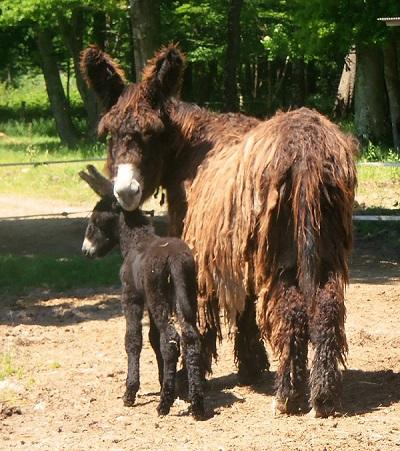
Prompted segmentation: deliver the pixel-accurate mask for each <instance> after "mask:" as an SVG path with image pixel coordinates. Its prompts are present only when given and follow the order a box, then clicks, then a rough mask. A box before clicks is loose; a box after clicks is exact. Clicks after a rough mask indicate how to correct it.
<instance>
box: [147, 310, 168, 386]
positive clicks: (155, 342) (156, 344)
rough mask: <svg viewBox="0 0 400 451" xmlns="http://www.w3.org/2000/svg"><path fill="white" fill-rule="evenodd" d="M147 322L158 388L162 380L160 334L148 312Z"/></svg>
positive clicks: (162, 363)
mask: <svg viewBox="0 0 400 451" xmlns="http://www.w3.org/2000/svg"><path fill="white" fill-rule="evenodd" d="M149 320H150V329H149V340H150V344H151V347H152V348H153V351H154V354H155V355H156V359H157V366H158V380H159V381H160V387H162V383H163V378H164V376H163V375H164V362H163V358H162V355H161V349H160V332H159V330H158V328H157V326H156V324H155V323H154V320H153V317H152V316H151V314H150V312H149Z"/></svg>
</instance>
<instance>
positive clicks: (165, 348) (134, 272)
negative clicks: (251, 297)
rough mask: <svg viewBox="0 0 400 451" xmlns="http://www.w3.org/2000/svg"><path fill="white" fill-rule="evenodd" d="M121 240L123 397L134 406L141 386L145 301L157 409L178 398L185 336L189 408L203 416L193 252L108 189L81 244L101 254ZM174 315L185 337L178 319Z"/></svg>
mask: <svg viewBox="0 0 400 451" xmlns="http://www.w3.org/2000/svg"><path fill="white" fill-rule="evenodd" d="M91 173H92V174H94V175H95V176H96V177H97V178H101V177H102V176H101V175H100V174H98V173H97V174H96V171H95V169H94V168H93V167H91ZM81 176H82V177H83V178H85V179H86V180H87V179H88V177H90V176H89V174H85V173H83V174H82V173H81ZM118 243H119V245H120V248H121V253H122V256H123V258H124V261H123V263H122V266H121V270H120V277H121V282H122V304H123V307H124V314H125V318H126V336H125V347H126V351H127V354H128V375H127V380H126V392H125V395H124V403H125V405H127V406H132V405H133V404H134V402H135V398H136V393H137V391H138V390H139V357H140V351H141V348H142V325H141V321H142V316H143V307H144V305H146V306H147V308H148V311H149V317H150V333H149V336H150V342H151V345H152V347H153V349H154V351H155V353H156V357H157V363H158V369H159V379H160V384H161V386H162V390H161V398H160V403H159V406H158V408H157V411H158V413H159V414H160V415H166V414H167V413H168V412H169V410H170V407H171V405H172V404H173V402H174V399H175V393H174V390H175V376H176V365H177V361H178V357H179V349H180V342H181V344H182V348H183V356H184V359H185V364H186V369H187V373H188V382H189V400H190V403H191V410H192V413H193V415H194V416H195V417H196V418H201V417H203V416H204V401H203V380H204V379H203V376H202V374H203V373H202V372H201V371H200V335H199V332H198V329H197V326H196V315H197V297H196V295H197V289H196V270H195V262H194V259H193V255H192V253H191V251H190V249H189V248H188V246H187V245H186V244H185V243H184V242H183V241H182V240H180V239H178V238H171V237H169V238H160V237H158V236H157V235H155V233H154V230H153V227H152V226H151V225H150V224H149V222H148V220H147V219H146V217H145V216H144V215H143V213H142V212H141V211H140V210H136V211H133V212H126V211H123V210H122V209H121V207H120V206H119V205H118V204H117V202H116V199H115V198H114V196H110V195H104V196H103V197H102V198H101V200H100V201H99V202H98V203H97V204H96V206H95V208H94V210H93V212H92V214H91V217H90V220H89V224H88V226H87V229H86V233H85V239H84V244H83V247H82V250H83V252H84V253H85V254H86V255H87V256H89V257H101V256H103V255H105V254H106V253H108V252H109V251H110V250H111V249H112V248H113V247H114V246H115V245H116V244H118ZM175 318H176V320H177V322H178V324H179V327H180V331H181V337H182V341H181V339H180V336H179V334H178V332H177V330H176V328H175V325H174V323H175Z"/></svg>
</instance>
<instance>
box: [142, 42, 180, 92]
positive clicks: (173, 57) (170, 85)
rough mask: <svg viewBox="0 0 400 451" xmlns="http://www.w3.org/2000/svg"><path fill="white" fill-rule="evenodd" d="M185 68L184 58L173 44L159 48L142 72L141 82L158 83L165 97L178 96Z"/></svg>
mask: <svg viewBox="0 0 400 451" xmlns="http://www.w3.org/2000/svg"><path fill="white" fill-rule="evenodd" d="M184 68H185V56H184V54H183V53H182V52H181V51H180V49H179V47H178V46H177V45H175V44H169V45H168V46H167V47H163V48H161V49H160V50H159V51H158V52H157V53H156V55H155V56H154V58H152V59H151V60H149V61H148V63H147V65H146V67H145V68H144V70H143V77H142V80H143V81H147V82H149V83H152V82H158V83H159V84H160V86H161V90H162V92H163V94H164V96H166V97H170V96H175V95H177V94H179V91H180V89H181V84H182V77H183V71H184Z"/></svg>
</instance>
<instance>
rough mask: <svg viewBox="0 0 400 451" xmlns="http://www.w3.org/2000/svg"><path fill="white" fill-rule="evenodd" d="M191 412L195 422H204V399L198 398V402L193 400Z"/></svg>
mask: <svg viewBox="0 0 400 451" xmlns="http://www.w3.org/2000/svg"><path fill="white" fill-rule="evenodd" d="M190 412H191V414H192V416H193V418H194V419H195V420H204V419H205V412H204V399H203V398H198V399H196V400H193V401H192V402H191V405H190Z"/></svg>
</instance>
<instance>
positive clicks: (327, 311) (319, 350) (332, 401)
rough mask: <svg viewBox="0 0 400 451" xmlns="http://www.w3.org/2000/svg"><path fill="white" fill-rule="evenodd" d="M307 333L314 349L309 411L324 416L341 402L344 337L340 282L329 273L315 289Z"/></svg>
mask: <svg viewBox="0 0 400 451" xmlns="http://www.w3.org/2000/svg"><path fill="white" fill-rule="evenodd" d="M310 316H311V320H310V336H311V342H312V344H313V347H314V349H315V354H314V359H313V362H312V366H311V373H310V389H311V406H312V411H311V412H310V414H311V415H312V416H316V417H327V416H329V415H331V414H333V413H334V411H335V409H336V408H337V407H338V406H339V405H340V400H341V392H342V374H341V371H340V369H339V364H340V363H341V364H342V365H344V364H345V356H346V353H347V341H346V335H345V330H344V320H345V306H344V293H343V286H342V284H341V283H340V282H338V281H337V280H334V278H333V277H331V278H330V279H329V280H328V282H327V283H326V284H325V286H324V287H323V288H321V289H319V290H318V292H317V294H316V296H315V300H314V308H313V311H312V313H311V315H310Z"/></svg>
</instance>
